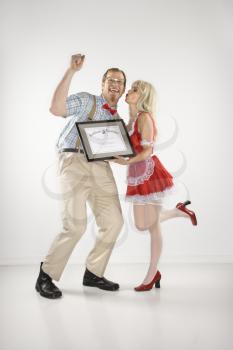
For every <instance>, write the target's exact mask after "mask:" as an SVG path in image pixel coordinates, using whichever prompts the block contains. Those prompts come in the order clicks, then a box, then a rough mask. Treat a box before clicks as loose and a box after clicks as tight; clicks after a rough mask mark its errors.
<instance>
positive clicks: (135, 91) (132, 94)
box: [125, 85, 140, 105]
mask: <svg viewBox="0 0 233 350" xmlns="http://www.w3.org/2000/svg"><path fill="white" fill-rule="evenodd" d="M139 97H140V92H139V88H138V87H137V86H136V85H132V87H131V89H130V90H129V91H128V92H127V94H126V96H125V102H127V103H128V104H130V105H136V104H137V102H138V100H139Z"/></svg>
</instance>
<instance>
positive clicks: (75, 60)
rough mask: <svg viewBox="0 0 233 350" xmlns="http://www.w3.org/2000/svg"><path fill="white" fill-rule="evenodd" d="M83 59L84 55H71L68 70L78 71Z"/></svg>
mask: <svg viewBox="0 0 233 350" xmlns="http://www.w3.org/2000/svg"><path fill="white" fill-rule="evenodd" d="M84 59H85V55H81V54H77V55H72V56H71V61H70V69H71V70H72V71H74V72H77V71H79V70H80V69H81V68H82V66H83V62H84Z"/></svg>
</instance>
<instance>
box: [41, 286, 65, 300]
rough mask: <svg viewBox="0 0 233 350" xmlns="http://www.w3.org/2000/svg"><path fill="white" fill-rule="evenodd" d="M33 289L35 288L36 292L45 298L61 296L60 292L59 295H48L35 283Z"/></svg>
mask: <svg viewBox="0 0 233 350" xmlns="http://www.w3.org/2000/svg"><path fill="white" fill-rule="evenodd" d="M35 289H36V291H37V292H38V293H40V295H41V296H42V297H44V298H47V299H59V298H61V297H62V294H61V295H58V296H56V295H51V296H49V295H47V294H45V293H43V292H42V291H41V290H40V288H39V287H38V286H37V285H36V287H35Z"/></svg>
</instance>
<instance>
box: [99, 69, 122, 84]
mask: <svg viewBox="0 0 233 350" xmlns="http://www.w3.org/2000/svg"><path fill="white" fill-rule="evenodd" d="M108 72H119V73H122V74H123V76H124V88H125V87H126V75H125V72H123V70H121V69H119V68H109V69H108V70H107V71H106V72H105V73H104V75H103V78H102V82H104V81H105V80H106V78H107V75H108Z"/></svg>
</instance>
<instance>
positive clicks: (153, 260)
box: [134, 204, 163, 284]
mask: <svg viewBox="0 0 233 350" xmlns="http://www.w3.org/2000/svg"><path fill="white" fill-rule="evenodd" d="M160 213H161V205H159V204H143V205H137V204H135V205H134V219H135V225H136V227H137V229H139V230H149V232H150V239H151V242H150V263H149V267H148V270H147V273H146V276H145V278H144V280H143V283H144V284H148V283H150V282H151V280H152V279H153V277H154V276H155V274H156V272H157V267H158V262H159V258H160V256H161V252H162V246H163V240H162V234H161V227H160Z"/></svg>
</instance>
